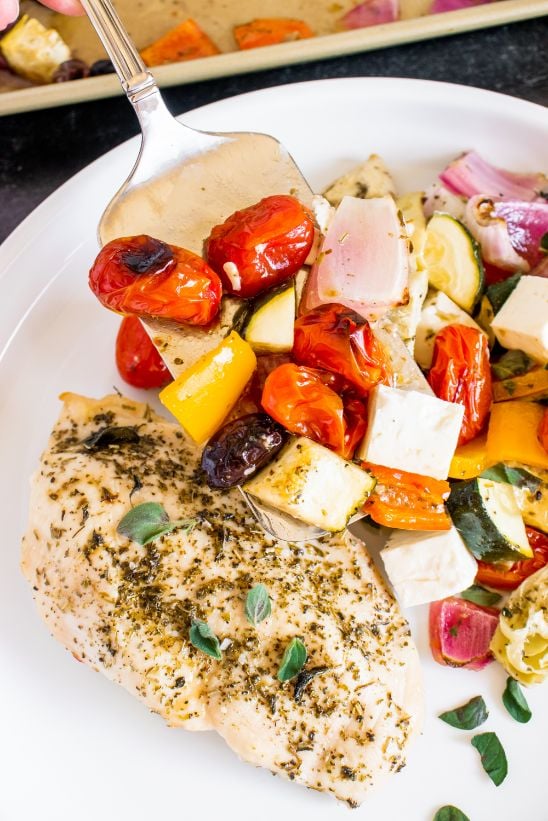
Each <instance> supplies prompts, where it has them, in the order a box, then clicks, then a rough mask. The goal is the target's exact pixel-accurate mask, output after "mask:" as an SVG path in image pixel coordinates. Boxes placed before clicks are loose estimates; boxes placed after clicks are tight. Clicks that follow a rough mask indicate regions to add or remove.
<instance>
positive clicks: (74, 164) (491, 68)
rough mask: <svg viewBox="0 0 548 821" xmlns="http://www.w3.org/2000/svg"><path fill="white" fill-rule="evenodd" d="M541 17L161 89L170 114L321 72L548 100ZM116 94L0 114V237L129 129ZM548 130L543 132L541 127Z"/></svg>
mask: <svg viewBox="0 0 548 821" xmlns="http://www.w3.org/2000/svg"><path fill="white" fill-rule="evenodd" d="M547 44H548V17H543V18H541V19H537V20H530V21H526V22H523V23H514V24H512V25H508V26H499V27H497V28H492V29H485V30H483V31H477V32H472V33H469V34H461V35H457V36H453V37H447V38H442V39H438V40H430V41H425V42H422V43H414V44H411V45H406V46H397V47H394V48H387V49H382V50H380V51H373V52H368V53H365V54H357V55H353V56H350V57H341V58H336V59H332V60H323V61H320V62H314V63H308V64H304V65H298V66H290V67H288V68H282V69H275V70H271V71H265V72H257V73H254V74H247V75H240V76H237V77H229V78H221V79H217V80H211V81H207V82H202V83H194V84H192V85H186V86H179V87H177V88H170V89H166V90H165V98H166V101H167V104H168V106H169V107H170V109H171V110H172V111H173V112H175V113H180V112H183V111H187V110H188V109H191V108H196V107H198V106H201V105H204V104H206V103H210V102H213V101H214V100H219V99H222V98H223V97H230V96H233V95H235V94H241V93H243V92H246V91H254V90H255V89H258V88H265V87H267V86H275V85H280V84H282V83H296V82H302V81H305V80H319V79H323V78H326V77H355V76H388V77H416V78H421V79H430V80H444V81H448V82H452V83H462V84H465V85H474V86H479V87H481V88H487V89H491V90H494V91H500V92H503V93H505V94H511V95H513V96H516V97H521V98H523V99H526V100H531V101H533V102H535V103H541V104H543V105H548V59H547V57H548V48H547ZM137 130H138V129H137V121H136V119H135V116H134V114H133V112H132V110H131V107H130V106H129V104H128V103H127V101H126V100H125V98H124V97H122V96H121V97H117V98H113V99H108V100H99V101H96V102H90V103H80V104H78V105H72V106H65V107H62V108H57V109H48V110H46V111H35V112H31V113H28V114H17V115H14V116H11V117H3V118H0V242H1V241H2V240H3V239H5V237H6V236H7V235H8V234H9V233H10V232H11V231H12V230H13V228H15V226H16V225H18V223H19V222H21V220H22V219H23V218H24V217H25V216H26V215H27V214H28V213H29V212H30V211H32V209H33V208H35V207H36V206H37V205H38V204H39V203H40V202H41V201H42V200H43V199H44V198H45V197H46V196H47V195H48V194H50V193H51V192H52V191H54V190H55V189H56V188H57V187H58V186H59V185H61V183H63V182H65V180H67V179H68V178H69V177H71V176H72V175H73V174H75V173H76V172H77V171H79V170H80V169H81V168H83V167H84V166H86V165H87V164H88V163H89V162H91V161H92V160H94V159H96V158H97V157H99V156H100V155H101V154H103V153H104V152H106V151H108V150H109V149H110V148H113V147H114V146H115V145H118V143H120V142H123V141H124V140H125V139H127V138H128V137H131V136H133V135H134V134H136V133H137ZM547 138H548V135H547Z"/></svg>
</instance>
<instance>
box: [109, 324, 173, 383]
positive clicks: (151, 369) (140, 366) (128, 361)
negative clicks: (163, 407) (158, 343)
mask: <svg viewBox="0 0 548 821" xmlns="http://www.w3.org/2000/svg"><path fill="white" fill-rule="evenodd" d="M116 367H117V368H118V372H119V374H120V376H121V377H122V379H123V380H124V382H127V383H128V384H129V385H133V386H134V387H135V388H163V387H164V385H167V383H168V382H171V374H170V372H169V371H168V369H167V368H166V366H165V364H164V361H163V359H162V357H161V356H160V354H159V353H158V351H157V350H156V348H155V347H154V345H153V344H152V342H151V340H150V337H149V336H148V334H147V332H146V331H145V329H144V328H143V326H142V324H141V320H140V319H139V318H138V317H136V316H126V317H124V319H123V320H122V323H121V325H120V329H119V331H118V335H117V337H116Z"/></svg>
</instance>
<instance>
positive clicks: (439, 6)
mask: <svg viewBox="0 0 548 821" xmlns="http://www.w3.org/2000/svg"><path fill="white" fill-rule="evenodd" d="M490 2H491V0H434V2H433V4H432V6H431V7H430V14H441V13H442V12H444V11H457V10H458V9H469V8H472V6H484V5H485V4H486V3H490Z"/></svg>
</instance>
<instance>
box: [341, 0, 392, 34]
mask: <svg viewBox="0 0 548 821" xmlns="http://www.w3.org/2000/svg"><path fill="white" fill-rule="evenodd" d="M399 16H400V9H399V0H365V2H364V3H359V5H357V6H354V8H353V9H350V11H349V12H347V13H346V14H345V15H344V17H342V18H341V21H340V22H341V25H342V26H343V27H344V28H346V29H361V28H366V27H367V26H378V25H379V24H380V23H393V22H394V20H397V19H398V17H399Z"/></svg>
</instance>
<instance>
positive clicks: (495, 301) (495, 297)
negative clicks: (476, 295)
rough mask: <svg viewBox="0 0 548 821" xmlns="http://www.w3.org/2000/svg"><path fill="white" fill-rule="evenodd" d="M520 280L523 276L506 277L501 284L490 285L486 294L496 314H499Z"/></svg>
mask: <svg viewBox="0 0 548 821" xmlns="http://www.w3.org/2000/svg"><path fill="white" fill-rule="evenodd" d="M520 279H521V274H513V275H512V276H511V277H506V279H503V280H501V281H500V282H495V283H493V285H489V287H488V288H487V290H486V292H485V293H486V296H487V299H488V300H489V302H490V303H491V307H492V308H493V313H494V314H498V312H499V311H500V309H501V308H502V306H503V305H504V303H505V302H506V300H507V299H508V297H509V296H510V294H511V293H512V291H513V290H514V288H515V287H516V286H517V284H518V282H519V281H520Z"/></svg>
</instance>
